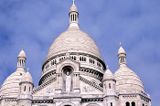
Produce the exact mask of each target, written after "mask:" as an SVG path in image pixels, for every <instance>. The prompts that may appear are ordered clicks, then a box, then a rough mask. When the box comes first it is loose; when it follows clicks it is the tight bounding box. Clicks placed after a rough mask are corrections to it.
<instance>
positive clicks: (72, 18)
mask: <svg viewBox="0 0 160 106" xmlns="http://www.w3.org/2000/svg"><path fill="white" fill-rule="evenodd" d="M78 21H79V13H78V9H77V7H76V5H75V0H73V3H72V6H71V7H70V11H69V28H71V27H74V28H79V25H78Z"/></svg>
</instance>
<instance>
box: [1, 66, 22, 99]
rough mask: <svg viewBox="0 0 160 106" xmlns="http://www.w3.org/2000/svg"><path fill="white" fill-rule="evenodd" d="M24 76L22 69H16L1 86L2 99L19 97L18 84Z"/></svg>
mask: <svg viewBox="0 0 160 106" xmlns="http://www.w3.org/2000/svg"><path fill="white" fill-rule="evenodd" d="M24 74H25V71H24V70H23V69H17V70H16V71H15V72H14V73H12V74H11V75H10V76H9V77H7V79H6V80H5V81H4V83H3V84H2V86H1V89H0V94H1V96H2V97H17V96H18V95H19V87H20V86H19V83H20V82H21V80H22V76H23V75H24Z"/></svg>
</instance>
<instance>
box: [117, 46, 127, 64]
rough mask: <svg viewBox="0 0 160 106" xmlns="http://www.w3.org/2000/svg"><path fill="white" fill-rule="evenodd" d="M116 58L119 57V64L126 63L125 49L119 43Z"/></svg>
mask: <svg viewBox="0 0 160 106" xmlns="http://www.w3.org/2000/svg"><path fill="white" fill-rule="evenodd" d="M118 59H119V65H120V66H121V65H126V64H127V62H126V51H125V50H124V48H123V47H122V44H121V43H120V48H119V50H118Z"/></svg>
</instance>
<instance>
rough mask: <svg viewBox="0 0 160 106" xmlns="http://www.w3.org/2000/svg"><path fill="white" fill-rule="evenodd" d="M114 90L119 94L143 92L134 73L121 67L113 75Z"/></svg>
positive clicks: (140, 83)
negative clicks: (114, 81)
mask: <svg viewBox="0 0 160 106" xmlns="http://www.w3.org/2000/svg"><path fill="white" fill-rule="evenodd" d="M115 80H116V89H117V91H118V92H119V93H137V92H144V87H143V83H142V81H141V80H140V78H139V77H138V76H137V75H136V73H135V72H134V71H132V70H131V69H130V68H128V67H127V65H121V66H120V68H119V69H118V70H117V71H116V73H115Z"/></svg>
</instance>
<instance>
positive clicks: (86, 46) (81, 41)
mask: <svg viewBox="0 0 160 106" xmlns="http://www.w3.org/2000/svg"><path fill="white" fill-rule="evenodd" d="M66 52H82V53H87V54H91V55H93V56H96V57H98V58H100V53H99V50H98V47H97V46H96V44H95V42H94V41H93V40H92V39H91V38H90V37H89V36H88V34H86V33H84V32H82V31H81V30H80V29H75V28H69V29H68V30H67V31H65V32H63V33H62V34H61V35H60V36H59V37H58V38H57V39H56V40H55V41H54V42H53V44H52V45H51V47H50V49H49V52H48V56H47V58H51V57H52V56H55V55H57V54H61V53H66Z"/></svg>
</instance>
